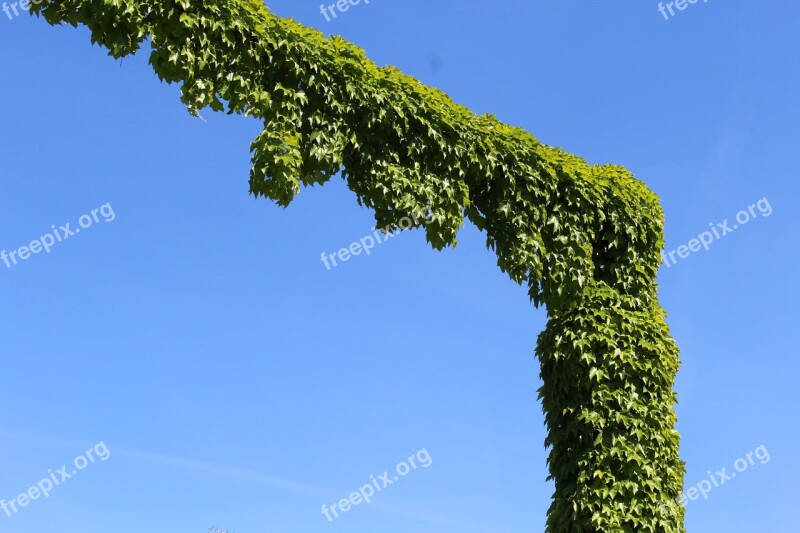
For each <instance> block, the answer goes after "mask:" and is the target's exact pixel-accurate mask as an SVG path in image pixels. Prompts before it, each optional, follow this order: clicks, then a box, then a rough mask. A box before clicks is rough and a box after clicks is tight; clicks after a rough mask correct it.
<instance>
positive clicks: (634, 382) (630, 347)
mask: <svg viewBox="0 0 800 533" xmlns="http://www.w3.org/2000/svg"><path fill="white" fill-rule="evenodd" d="M638 301H639V300H637V299H635V298H630V297H624V296H621V295H620V294H619V293H617V292H616V291H615V290H613V289H611V288H609V287H608V286H605V285H604V284H591V285H590V286H588V287H587V288H586V290H585V291H584V294H583V297H582V298H581V299H580V301H579V303H577V304H576V305H575V306H574V307H571V308H570V309H569V310H568V311H565V312H563V313H551V316H550V319H549V322H548V324H547V328H546V329H545V331H544V332H543V333H542V334H541V335H540V336H539V344H538V348H537V354H538V357H539V360H540V363H541V376H542V380H543V382H544V385H543V386H542V388H541V389H540V397H541V400H542V403H543V408H544V412H545V416H546V424H547V428H548V430H549V435H548V437H547V444H548V445H549V446H550V447H551V450H550V457H549V459H548V465H549V469H550V477H551V478H552V479H553V480H554V481H555V494H554V496H553V502H552V504H551V507H550V510H549V512H548V520H547V531H548V532H549V533H588V532H597V533H612V532H630V533H639V532H643V531H649V532H663V533H682V532H684V531H685V529H684V527H683V508H682V506H680V505H679V503H678V502H677V501H676V499H677V497H678V496H679V494H680V492H681V490H682V480H683V470H684V466H683V463H682V461H681V460H680V459H679V457H678V444H679V435H678V433H677V432H676V431H675V422H676V418H675V412H674V408H673V405H674V403H675V393H674V392H673V390H672V386H673V382H674V378H675V373H676V372H677V369H678V350H677V347H676V346H675V344H674V342H673V341H672V338H671V337H670V335H669V331H668V329H667V326H666V323H665V322H664V318H663V311H662V309H661V308H660V307H659V306H658V305H657V304H655V303H651V304H650V305H647V306H646V307H645V308H640V307H639V306H637V302H638Z"/></svg>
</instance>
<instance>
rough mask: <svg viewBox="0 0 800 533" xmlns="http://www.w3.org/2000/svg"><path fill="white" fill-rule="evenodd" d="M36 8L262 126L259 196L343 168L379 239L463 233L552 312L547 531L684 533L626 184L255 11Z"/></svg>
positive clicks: (643, 238) (223, 7)
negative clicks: (417, 228) (144, 48)
mask: <svg viewBox="0 0 800 533" xmlns="http://www.w3.org/2000/svg"><path fill="white" fill-rule="evenodd" d="M32 12H33V13H34V14H37V15H43V16H44V17H45V18H46V20H47V21H48V22H50V23H51V24H61V23H67V24H71V25H73V26H77V25H85V26H87V27H88V28H89V29H90V30H91V32H92V41H93V42H94V43H97V44H99V45H101V46H104V47H106V48H107V49H108V50H109V51H110V54H111V55H112V56H114V57H116V58H120V57H123V56H125V55H128V54H133V53H135V52H137V51H138V50H139V48H140V46H141V44H142V43H143V42H145V41H147V40H150V42H151V51H150V63H151V65H152V66H153V68H154V70H155V72H156V74H158V76H159V77H160V78H161V80H163V81H167V82H169V83H180V84H181V85H182V88H181V90H182V101H183V103H184V104H185V105H186V106H187V108H188V109H189V111H190V112H191V113H193V114H198V112H199V111H200V110H201V109H204V108H206V107H210V108H211V109H214V110H217V111H227V112H228V113H236V114H242V115H247V116H252V117H255V118H257V119H259V120H261V121H262V122H263V124H264V130H263V131H262V133H261V134H260V135H259V136H258V137H257V138H256V139H255V140H254V141H253V143H252V152H253V157H252V162H253V165H252V170H251V174H250V190H251V192H252V193H253V194H254V195H256V196H265V197H267V198H270V199H272V200H274V201H275V202H277V203H278V204H280V205H283V206H285V205H288V204H289V203H290V202H291V201H292V199H293V198H294V196H295V195H296V194H297V193H298V192H299V190H300V189H301V187H302V186H308V185H314V184H323V183H325V182H326V181H328V180H329V179H330V178H331V177H333V176H334V175H336V174H338V173H341V175H342V176H343V178H344V179H345V180H346V181H347V184H348V186H349V187H350V189H351V190H353V191H354V192H355V193H356V196H357V198H358V201H359V203H360V204H362V205H365V206H367V207H369V208H371V209H372V210H373V211H374V212H375V218H376V221H377V224H378V225H379V227H381V228H383V229H385V230H392V229H395V228H396V227H397V226H398V225H399V223H400V220H401V219H403V218H404V217H412V218H413V219H414V220H417V221H418V223H419V224H420V225H421V226H422V227H423V228H424V230H425V233H426V237H427V240H428V241H429V242H430V243H431V245H432V246H433V247H434V248H436V249H441V248H443V247H445V246H448V245H455V243H456V234H457V232H458V230H459V228H460V227H461V226H462V225H463V224H464V220H465V219H468V220H470V221H471V222H473V223H474V224H475V225H476V226H478V227H479V228H480V229H481V230H483V231H484V232H485V233H486V235H487V245H488V247H489V248H491V249H493V250H494V251H495V252H496V253H497V257H498V265H499V266H500V268H501V269H502V270H503V271H504V272H506V273H507V274H508V275H509V276H510V277H511V278H512V279H513V280H515V281H517V282H518V283H525V284H527V286H528V288H529V294H530V297H531V299H532V301H533V302H534V304H535V305H537V306H540V305H545V306H546V308H547V310H548V315H549V321H548V325H547V327H546V329H545V331H544V332H543V333H542V334H541V335H540V337H539V342H538V347H537V350H536V353H537V355H538V357H539V359H540V362H541V374H542V378H543V382H544V385H543V386H542V388H541V389H540V391H539V395H540V397H541V399H542V403H543V408H544V412H545V415H546V424H547V427H548V430H549V435H548V437H547V442H546V444H547V445H548V446H549V447H550V457H549V460H548V463H549V468H550V474H551V476H550V477H551V478H552V479H553V480H554V481H555V494H554V496H553V502H552V505H551V507H550V510H549V512H548V520H547V528H546V531H547V532H549V533H576V532H581V533H584V532H602V533H608V532H667V533H680V532H683V531H685V530H684V527H683V508H682V507H681V506H680V504H679V503H678V502H677V501H676V498H678V497H679V495H680V492H681V489H682V484H683V471H684V467H683V463H682V462H681V460H680V459H679V456H678V447H679V436H678V434H677V432H676V431H675V428H674V427H675V422H676V418H675V412H674V403H675V400H676V398H675V393H674V392H673V383H674V378H675V374H676V372H677V369H678V364H679V361H678V350H677V347H676V346H675V344H674V342H673V340H672V338H671V337H670V334H669V330H668V328H667V325H666V323H665V321H664V312H663V310H662V309H661V307H660V306H659V304H658V301H657V295H656V283H655V278H656V272H657V270H658V267H659V264H660V261H661V259H660V256H659V253H660V251H661V248H662V247H663V238H662V234H663V213H662V211H661V208H660V206H659V203H658V199H657V197H656V196H655V194H653V193H652V192H651V191H650V190H648V189H647V188H646V187H645V186H644V185H643V184H642V183H641V182H640V181H638V180H636V179H635V178H634V177H633V176H632V175H631V174H630V173H629V172H628V171H626V170H625V169H624V168H621V167H617V166H610V165H603V166H599V165H589V164H587V163H586V162H585V161H584V160H583V159H580V158H578V157H576V156H573V155H570V154H568V153H565V152H563V151H561V150H559V149H557V148H552V147H549V146H545V145H543V144H541V143H540V142H539V141H537V140H536V138H535V137H533V136H532V135H531V134H529V133H527V132H525V131H523V130H521V129H518V128H514V127H511V126H508V125H506V124H503V123H501V122H499V121H497V120H496V119H495V118H494V117H492V116H488V115H483V116H477V115H475V114H473V113H472V112H470V111H469V110H468V109H467V108H465V107H463V106H459V105H456V104H454V103H453V102H452V100H451V99H450V98H448V97H447V96H446V95H445V94H443V93H442V92H440V91H438V90H435V89H431V88H428V87H426V86H424V85H422V84H421V83H419V82H418V81H417V80H415V79H413V78H411V77H409V76H406V75H404V74H402V73H401V72H399V71H398V70H397V69H395V68H392V67H383V68H380V67H377V66H376V65H375V64H374V63H372V62H371V61H370V60H369V59H368V58H367V57H366V55H365V54H364V52H363V51H362V50H361V49H360V48H358V47H356V46H355V45H353V44H351V43H349V42H347V41H345V40H343V39H341V38H338V37H334V38H331V39H327V38H325V37H324V36H323V35H322V34H321V33H320V32H318V31H316V30H312V29H308V28H305V27H303V26H301V25H299V24H298V23H296V22H294V21H292V20H288V19H280V18H278V17H276V16H275V15H274V14H272V13H271V12H269V11H268V10H267V8H266V7H265V6H264V5H263V4H262V3H261V1H260V0H203V1H199V0H178V1H161V0H158V1H156V0H144V1H134V0H63V1H61V0H53V1H51V2H49V3H39V4H38V5H33V6H32ZM420 212H425V213H428V214H429V216H428V217H427V218H425V219H421V218H419V217H415V216H414V215H415V214H418V213H420Z"/></svg>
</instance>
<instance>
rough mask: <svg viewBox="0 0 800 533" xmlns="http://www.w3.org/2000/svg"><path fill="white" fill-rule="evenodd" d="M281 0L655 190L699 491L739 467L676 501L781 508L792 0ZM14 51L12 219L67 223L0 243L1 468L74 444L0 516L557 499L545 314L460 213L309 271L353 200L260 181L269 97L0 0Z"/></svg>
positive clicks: (342, 526) (790, 219) (182, 520)
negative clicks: (194, 104)
mask: <svg viewBox="0 0 800 533" xmlns="http://www.w3.org/2000/svg"><path fill="white" fill-rule="evenodd" d="M270 6H271V8H272V9H273V10H274V11H276V12H277V13H278V14H280V15H282V16H292V17H294V18H296V19H297V20H300V21H301V22H303V23H305V24H307V25H311V26H314V27H316V28H319V29H320V30H322V31H324V32H328V33H338V34H341V35H343V36H344V37H346V38H347V39H350V40H352V41H354V42H355V43H357V44H359V45H361V46H363V47H364V48H365V49H366V50H367V52H368V54H369V55H370V57H371V58H373V59H374V60H375V61H376V62H378V63H379V64H393V65H396V66H398V67H399V68H401V69H402V70H404V71H405V72H407V73H409V74H411V75H414V76H416V77H417V78H419V79H420V80H422V81H423V82H425V83H427V84H430V85H433V86H436V87H439V88H441V89H442V90H444V91H446V92H447V93H449V94H450V95H452V97H453V98H454V99H455V100H456V101H457V102H460V103H463V104H465V105H467V106H469V107H470V108H471V109H473V110H474V111H476V112H479V113H484V112H490V113H495V114H497V116H498V118H500V119H501V120H503V121H506V122H509V123H511V124H514V125H518V126H522V127H524V128H526V129H528V130H529V131H531V132H532V133H533V134H534V135H536V136H537V137H538V138H539V139H540V140H542V141H543V142H545V143H548V144H551V145H558V146H562V147H564V148H565V149H566V150H569V151H571V152H573V153H576V154H579V155H581V156H584V157H585V158H587V159H588V160H589V161H590V162H593V163H601V162H602V163H605V162H611V163H617V164H621V165H624V166H626V167H627V168H629V169H631V170H632V171H633V172H634V173H635V174H636V175H637V176H638V177H639V178H641V179H642V180H644V181H645V182H646V183H647V184H648V185H649V186H650V187H652V188H653V189H654V190H655V191H656V192H657V193H658V194H659V195H660V196H661V198H662V201H663V205H664V208H665V211H666V215H667V226H666V227H667V229H666V232H667V248H668V250H667V251H670V250H674V251H675V252H674V253H673V258H674V259H675V261H674V262H670V266H669V268H667V267H666V266H664V267H663V269H662V271H661V273H660V278H659V280H660V293H661V300H662V303H663V305H664V307H665V308H666V309H667V311H668V313H669V322H670V325H671V327H672V332H673V334H674V336H675V338H676V339H677V341H678V344H679V345H680V347H681V349H682V360H683V366H682V368H681V372H680V374H679V377H678V382H677V390H678V394H679V398H680V405H679V406H678V414H679V418H680V422H679V430H680V432H681V433H682V435H683V441H682V451H681V453H682V456H683V458H684V459H685V460H686V461H687V468H688V471H687V476H686V483H687V489H688V488H691V487H697V486H698V485H700V488H701V489H702V488H704V487H705V486H708V485H710V482H707V483H706V484H705V485H703V481H704V480H708V479H709V474H708V472H709V471H710V472H711V476H713V477H714V481H715V484H718V483H719V479H720V478H721V477H723V476H724V477H727V476H730V474H731V473H737V476H736V477H735V478H734V477H731V478H730V479H728V480H727V481H725V483H724V484H722V485H720V486H718V487H717V486H714V487H713V490H711V491H708V490H705V491H704V492H706V496H707V499H704V498H703V497H702V496H700V497H697V494H698V493H697V492H695V493H694V496H695V497H696V500H693V501H689V503H688V505H687V526H688V529H689V531H690V532H708V531H726V532H770V533H796V532H797V515H796V509H795V508H793V507H792V505H791V503H790V502H793V501H794V500H795V499H796V496H797V491H798V489H797V479H798V477H800V467H798V461H797V451H798V445H797V443H798V441H800V431H799V430H798V426H797V420H798V415H797V412H798V400H800V389H798V386H797V380H798V370H800V362H798V348H797V342H796V340H794V341H793V340H792V339H793V338H795V337H793V335H794V334H795V333H796V331H797V324H796V322H797V319H798V313H797V297H798V277H797V274H796V273H797V264H798V259H799V257H798V237H797V228H798V227H800V216H799V215H798V211H797V205H798V179H797V178H798V174H797V172H798V171H797V169H798V167H800V164H798V163H799V162H798V158H799V157H800V151H798V149H797V145H798V140H800V139H798V131H800V106H798V94H800V56H798V53H797V52H798V49H800V47H799V46H798V45H800V34H798V32H797V20H798V18H800V6H799V5H798V4H797V3H796V2H791V1H789V0H784V1H778V0H773V1H770V2H755V1H750V2H747V1H744V0H742V1H738V0H737V1H730V2H724V1H721V0H710V1H709V2H708V3H703V2H698V3H697V4H694V5H689V6H688V7H687V8H686V9H685V10H684V11H677V10H674V12H675V15H674V16H670V15H669V11H668V10H665V15H662V14H660V13H659V11H658V4H657V2H654V1H651V0H647V1H642V2H623V1H607V2H576V1H571V2H556V1H554V0H553V1H548V2H543V1H522V0H520V1H512V0H505V1H503V2H496V1H491V2H490V1H477V0H467V1H464V0H437V1H435V2H431V1H422V0H418V1H411V0H371V1H370V3H369V4H368V5H366V4H363V3H362V4H360V5H358V6H355V7H352V8H351V9H350V10H349V11H347V12H346V13H341V12H340V13H338V14H337V17H336V18H335V19H333V18H332V17H331V16H330V13H329V14H328V18H331V21H330V22H327V21H326V19H325V17H324V16H323V15H322V14H321V13H320V10H319V3H318V2H314V1H310V0H302V1H298V0H275V1H273V2H271V4H270ZM11 14H12V15H13V11H12V12H11ZM665 16H666V17H669V18H668V19H667V18H665ZM0 72H1V73H2V74H0V76H2V84H0V104H1V105H0V250H5V251H6V252H11V251H16V252H17V254H18V255H19V248H20V247H22V246H29V245H30V243H31V242H32V241H34V240H35V239H39V237H40V236H44V235H45V234H47V233H48V232H51V231H52V229H51V225H54V226H56V230H55V231H56V232H59V237H62V238H63V236H62V233H63V232H62V231H61V230H60V229H58V228H59V227H60V226H62V225H65V224H67V223H70V224H71V226H70V229H69V231H74V230H75V229H80V222H81V221H82V222H83V223H84V225H85V226H86V227H85V228H84V229H82V230H81V232H80V233H79V234H78V233H76V234H75V235H72V236H70V237H69V238H68V239H67V240H63V241H62V242H57V241H56V242H54V243H53V244H52V245H49V240H55V237H53V238H52V239H48V238H45V239H43V240H40V243H42V245H47V246H46V247H47V248H50V253H47V252H46V250H44V249H43V248H42V249H40V250H39V253H37V254H31V255H30V257H28V258H27V259H21V258H19V257H17V256H15V258H16V259H17V261H18V264H16V265H14V264H13V261H10V264H11V265H12V267H11V268H7V266H6V265H5V264H4V263H2V262H0V294H2V297H1V298H0V341H1V342H0V354H1V355H2V366H1V367H0V399H1V400H2V407H0V499H3V500H4V501H5V502H8V501H9V500H11V499H13V498H17V497H18V495H19V494H21V493H23V492H28V490H29V487H31V486H36V484H37V483H40V482H41V481H42V480H43V479H45V478H50V477H49V476H50V474H49V473H48V470H52V471H53V475H54V476H56V475H57V474H56V472H57V470H58V469H60V468H61V467H62V465H67V466H68V470H67V472H66V473H68V474H69V473H70V471H69V470H70V469H74V470H76V471H77V470H79V469H76V468H73V465H74V464H75V462H74V459H75V458H76V457H79V456H81V455H83V457H84V459H79V460H78V464H79V465H84V466H85V468H84V469H83V470H79V471H78V473H77V474H76V475H74V476H71V477H70V478H69V479H68V480H65V481H63V482H62V481H60V477H58V478H56V479H58V480H59V483H60V484H59V485H57V486H54V488H53V489H52V490H51V491H49V497H48V498H43V497H41V495H39V496H40V497H39V498H38V499H36V500H33V501H29V502H25V503H27V505H26V506H24V507H22V506H19V505H18V512H17V513H11V516H10V517H9V516H7V514H6V513H4V512H2V511H0V531H9V532H12V533H50V532H52V531H55V530H56V528H57V530H58V531H59V532H60V533H106V532H108V531H114V532H115V533H134V532H136V533H138V532H143V531H148V532H151V531H159V532H161V531H164V532H185V533H192V532H194V533H203V532H206V531H208V529H209V528H211V527H216V528H218V529H219V530H220V531H227V532H230V533H233V532H236V533H270V532H275V533H284V532H321V533H324V532H336V531H342V532H345V531H346V532H356V533H372V532H376V531H379V532H381V533H407V532H409V531H413V532H415V533H428V532H437V533H438V532H443V531H444V532H460V531H464V532H467V531H472V532H504V533H506V532H510V533H517V532H526V531H541V530H542V529H543V526H544V521H545V512H546V509H547V506H548V504H549V499H550V495H551V493H552V486H551V484H549V483H548V482H546V479H545V478H546V475H547V472H546V464H545V459H546V451H545V449H544V446H543V441H544V437H545V431H544V426H543V416H542V414H541V407H540V405H539V403H538V401H537V397H536V391H537V388H538V387H539V385H540V382H539V377H538V363H537V361H536V360H535V358H534V356H533V349H534V345H535V341H536V336H537V334H538V333H539V332H540V331H541V330H542V329H543V327H544V324H545V320H546V317H545V312H544V310H535V309H533V308H532V306H531V305H530V304H529V302H528V301H527V297H526V290H525V289H524V288H521V287H519V286H516V285H515V284H514V283H512V282H511V281H509V280H508V279H507V278H506V277H505V275H504V274H502V273H501V272H500V271H499V269H498V268H497V267H496V265H495V258H494V255H493V254H492V253H491V252H488V251H487V250H486V249H485V248H484V245H483V242H484V241H483V237H482V236H481V235H480V234H479V233H478V232H477V230H475V228H473V227H470V226H467V227H466V228H465V229H464V230H463V231H462V232H461V234H460V244H459V246H458V248H457V249H455V250H453V249H449V250H446V251H444V252H442V253H438V252H434V251H432V250H430V249H429V248H428V246H427V245H426V243H425V239H424V235H423V234H422V233H421V232H416V231H414V232H408V233H405V234H402V235H400V236H397V237H395V238H393V239H391V240H389V241H388V242H385V243H383V244H380V245H378V246H376V247H375V248H374V249H373V250H372V251H371V253H370V255H369V256H367V255H364V254H361V255H359V256H356V257H352V258H350V259H349V260H348V261H347V262H344V263H342V262H339V263H338V266H337V267H335V268H332V269H330V270H328V269H326V267H325V265H324V264H323V262H322V261H321V260H320V255H321V253H322V252H326V253H334V252H336V251H337V250H339V249H340V248H342V247H346V246H349V245H350V244H351V243H352V242H355V241H358V240H359V239H361V238H362V237H364V236H366V235H369V234H370V233H371V229H372V226H373V219H372V217H371V214H370V212H368V211H367V210H365V209H361V208H359V207H358V205H357V204H356V202H355V199H354V195H353V194H352V193H350V192H349V191H348V190H347V189H346V187H345V186H344V184H343V183H342V181H341V180H339V179H334V180H332V181H331V183H329V184H328V185H327V186H325V187H324V188H316V189H308V190H304V191H303V192H302V193H301V194H300V195H299V197H298V198H297V200H296V202H295V203H294V204H293V205H292V206H291V207H289V208H288V209H285V210H284V209H281V208H278V207H276V206H275V205H273V204H271V203H270V202H268V201H265V200H258V201H256V200H254V199H253V198H252V197H250V196H248V194H247V177H248V168H249V152H248V147H249V142H250V140H252V139H253V138H254V137H255V135H256V134H257V133H258V131H259V128H258V124H257V123H256V122H255V121H252V120H248V119H243V118H239V117H228V116H226V115H214V114H212V113H211V112H208V113H204V116H205V119H206V121H205V122H204V121H201V120H198V119H193V118H191V117H189V116H188V114H187V113H186V111H185V109H184V108H183V107H182V105H181V104H180V102H179V100H178V89H177V87H175V86H166V85H162V84H160V83H159V82H158V80H157V78H156V77H155V76H154V75H153V74H152V72H151V70H150V68H149V66H148V65H147V54H146V53H142V54H140V55H139V56H137V57H133V58H127V59H125V60H123V61H122V62H115V61H113V60H112V59H110V58H108V57H106V55H105V53H104V52H103V51H102V50H100V49H99V48H97V47H92V46H90V41H89V35H88V32H87V31H86V30H85V29H78V30H75V29H72V28H56V29H54V28H50V27H49V26H47V25H46V24H45V23H43V22H42V21H39V20H35V19H34V20H32V19H30V18H29V17H28V16H27V14H26V15H25V16H20V17H16V18H14V17H12V19H9V18H8V16H6V14H4V13H3V12H0ZM759 201H760V203H759ZM102 206H105V207H102ZM751 206H752V208H751ZM93 210H94V215H92V211H93ZM742 210H744V215H742V214H740V213H739V212H740V211H742ZM737 214H739V217H740V219H741V220H740V221H739V222H741V221H742V220H744V219H745V218H746V219H747V221H746V223H737V221H736V216H737ZM83 215H87V216H86V217H84V218H81V217H82V216H83ZM106 220H108V222H106ZM709 223H712V226H713V228H712V227H710V226H709ZM718 224H719V225H718ZM734 225H735V226H736V229H734ZM722 226H727V227H728V228H729V229H721V227H722ZM712 229H713V230H716V231H717V233H718V234H720V237H719V238H717V237H716V236H715V237H714V238H713V239H712V240H711V242H710V244H709V250H708V251H706V250H705V249H704V248H703V247H702V242H700V240H701V239H704V240H706V241H708V240H709V237H708V236H703V237H701V235H702V234H703V232H705V231H707V230H708V231H711V230H712ZM725 232H727V234H725V235H724V236H723V235H722V233H725ZM707 235H711V233H709V234H707ZM693 239H697V241H695V242H693V241H692V240H693ZM681 246H685V247H686V248H679V247H681ZM36 247H38V246H36ZM690 247H691V248H693V249H695V250H698V249H699V251H692V250H690V249H689V248H690ZM22 255H25V256H27V254H25V253H24V252H23V254H22ZM100 443H103V444H104V446H103V445H100V446H97V445H98V444H100ZM762 445H763V448H761V449H760V450H761V451H758V452H756V450H757V449H758V448H759V447H760V446H762ZM89 449H92V450H93V455H92V458H93V459H94V462H91V461H90V460H89V459H86V455H85V454H84V452H85V451H86V450H89ZM423 450H424V451H423ZM106 451H107V452H108V453H105V452H106ZM764 451H766V452H768V453H764ZM418 452H421V453H418ZM750 452H756V453H755V454H754V453H751V455H750V459H751V460H750V461H748V460H747V454H748V453H750ZM411 456H414V457H415V458H416V463H415V464H416V465H417V468H416V469H411V470H410V471H409V472H408V473H407V475H406V476H404V477H400V479H399V480H398V481H397V482H393V483H392V485H391V486H389V487H386V488H385V489H382V490H381V491H380V492H377V491H376V494H375V495H374V497H372V498H371V500H372V503H370V504H366V503H364V502H362V503H360V504H359V505H356V506H354V507H352V508H351V509H349V510H348V511H346V512H341V510H340V512H339V518H335V519H333V521H332V522H329V521H328V520H327V519H326V518H325V516H324V514H323V513H322V512H321V507H322V505H323V504H325V505H327V506H329V507H330V506H331V505H333V504H334V503H337V502H339V500H341V499H342V498H347V497H348V496H349V495H350V493H351V492H353V491H356V490H358V489H359V488H360V487H362V486H364V485H368V484H370V483H371V480H372V479H375V480H376V482H377V479H378V478H379V476H381V475H382V474H383V473H384V472H385V471H389V472H390V475H394V472H396V466H397V465H399V464H400V463H401V462H403V461H406V460H407V458H409V457H411ZM767 457H769V460H766V458H767ZM740 458H742V459H743V460H744V461H745V464H746V469H745V470H742V471H741V472H736V468H735V465H738V466H739V467H741V466H742V464H743V463H742V462H741V461H740V462H739V463H736V461H737V459H740ZM762 463H763V464H762ZM406 464H407V463H406ZM425 465H427V466H425ZM401 468H403V467H402V466H401ZM409 468H410V467H409ZM723 468H725V469H726V472H727V473H723V475H722V476H717V474H716V472H718V471H720V470H722V469H723ZM404 470H405V469H404ZM370 476H374V478H371V477H370ZM50 479H52V478H50ZM390 481H392V479H390ZM43 488H44V489H47V484H44V485H43ZM34 495H36V492H35V491H34ZM23 501H24V498H23ZM17 503H19V502H17ZM787 503H789V505H787Z"/></svg>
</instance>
